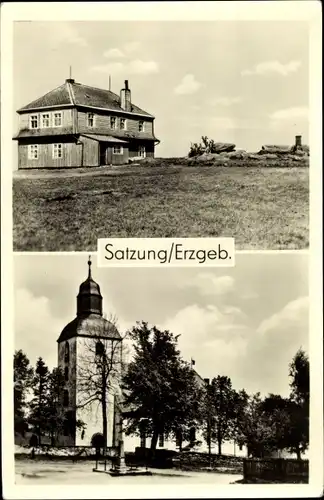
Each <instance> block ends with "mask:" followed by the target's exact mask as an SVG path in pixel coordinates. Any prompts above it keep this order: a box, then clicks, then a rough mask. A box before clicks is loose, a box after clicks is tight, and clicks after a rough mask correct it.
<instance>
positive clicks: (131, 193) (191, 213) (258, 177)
mask: <svg viewBox="0 0 324 500" xmlns="http://www.w3.org/2000/svg"><path fill="white" fill-rule="evenodd" d="M308 176H309V169H308V168H304V167H300V166H297V167H295V166H291V167H290V166H289V167H285V168H281V167H279V166H253V167H251V168H247V167H242V166H232V167H231V168H227V167H223V166H191V167H188V166H182V165H177V166H164V167H163V168H161V167H159V166H156V164H155V165H154V166H125V167H118V168H97V169H91V170H89V169H88V170H86V169H79V170H78V171H66V170H65V171H57V172H53V171H45V172H40V171H33V172H27V173H26V172H23V171H21V172H18V174H17V175H16V176H15V177H14V180H13V224H14V228H13V231H14V235H13V237H14V250H15V251H71V250H75V251H80V250H83V251H86V250H88V251H90V250H91V251H94V250H96V248H97V238H107V237H223V236H229V237H234V238H235V245H236V248H237V249H240V250H242V249H272V250H274V249H303V248H306V247H308V205H309V186H308V181H309V179H308Z"/></svg>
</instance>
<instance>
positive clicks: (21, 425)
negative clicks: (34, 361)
mask: <svg viewBox="0 0 324 500" xmlns="http://www.w3.org/2000/svg"><path fill="white" fill-rule="evenodd" d="M13 365H14V428H15V432H17V433H19V434H22V435H24V433H25V431H26V430H27V428H28V423H27V418H26V406H27V405H26V396H27V393H28V390H29V389H30V386H31V381H32V377H33V368H32V367H31V366H30V363H29V359H28V358H27V356H26V354H25V353H24V352H23V351H22V350H21V349H20V350H19V351H15V354H14V360H13Z"/></svg>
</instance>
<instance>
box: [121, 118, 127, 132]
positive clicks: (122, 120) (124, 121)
mask: <svg viewBox="0 0 324 500" xmlns="http://www.w3.org/2000/svg"><path fill="white" fill-rule="evenodd" d="M120 130H126V120H125V118H121V119H120Z"/></svg>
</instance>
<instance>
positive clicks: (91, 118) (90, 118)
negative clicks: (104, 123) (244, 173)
mask: <svg viewBox="0 0 324 500" xmlns="http://www.w3.org/2000/svg"><path fill="white" fill-rule="evenodd" d="M88 127H91V128H92V127H94V114H93V113H88Z"/></svg>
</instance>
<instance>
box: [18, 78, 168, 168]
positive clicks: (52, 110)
mask: <svg viewBox="0 0 324 500" xmlns="http://www.w3.org/2000/svg"><path fill="white" fill-rule="evenodd" d="M125 83H126V82H125ZM127 86H128V84H127ZM59 90H60V88H58V89H55V91H52V92H53V93H55V94H53V98H52V99H51V92H50V93H48V94H46V95H45V96H43V97H42V98H40V99H38V100H36V101H34V102H33V103H31V104H29V105H27V106H26V107H24V108H22V109H20V110H19V111H18V114H19V118H20V119H19V133H18V134H17V136H16V137H15V138H14V139H16V140H17V141H18V168H19V169H31V168H69V167H71V168H75V167H97V166H103V165H123V164H127V163H128V162H129V159H130V158H134V157H146V156H150V157H154V151H155V144H156V143H159V141H158V139H156V137H155V135H154V116H153V115H150V114H148V113H146V112H145V111H142V110H140V108H138V107H137V106H133V105H129V103H128V108H127V110H126V109H122V108H121V103H122V102H123V99H122V95H121V96H120V98H118V99H117V98H116V97H117V96H116V94H113V93H111V92H110V91H104V90H100V89H95V88H92V87H87V86H83V85H81V84H76V83H75V82H74V80H66V82H65V84H64V85H63V86H62V91H61V96H60V92H59ZM128 90H129V89H128ZM92 91H93V92H92ZM99 92H101V93H99ZM122 92H123V90H122V91H121V94H122ZM98 93H99V98H100V99H101V100H100V99H99V98H98ZM92 94H93V95H92ZM67 95H68V96H69V97H71V102H70V103H68V102H67V97H66V96H67ZM76 96H77V98H76ZM80 96H81V97H80ZM54 97H55V99H54ZM82 97H84V98H87V100H86V103H84V102H83V101H82ZM92 97H93V99H91V98H92ZM60 98H61V102H60ZM78 99H79V100H78Z"/></svg>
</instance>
